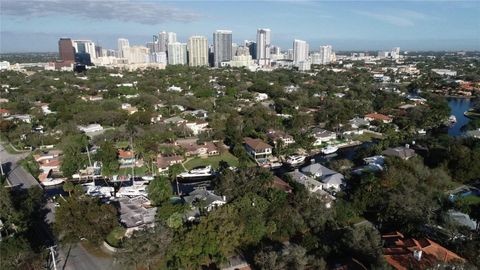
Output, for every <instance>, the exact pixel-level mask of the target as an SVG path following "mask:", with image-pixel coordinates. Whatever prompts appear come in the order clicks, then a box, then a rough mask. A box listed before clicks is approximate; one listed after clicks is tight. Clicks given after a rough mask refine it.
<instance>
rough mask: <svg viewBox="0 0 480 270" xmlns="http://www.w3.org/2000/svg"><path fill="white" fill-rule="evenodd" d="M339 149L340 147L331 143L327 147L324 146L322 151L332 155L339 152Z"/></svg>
mask: <svg viewBox="0 0 480 270" xmlns="http://www.w3.org/2000/svg"><path fill="white" fill-rule="evenodd" d="M337 150H338V147H336V146H331V145H329V146H327V147H325V148H322V150H321V152H322V154H325V155H330V154H333V153H335V152H337Z"/></svg>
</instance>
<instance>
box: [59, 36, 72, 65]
mask: <svg viewBox="0 0 480 270" xmlns="http://www.w3.org/2000/svg"><path fill="white" fill-rule="evenodd" d="M58 52H59V54H60V59H61V60H62V61H70V62H72V63H73V62H74V61H75V48H74V47H73V43H72V40H71V39H69V38H61V39H60V40H59V41H58Z"/></svg>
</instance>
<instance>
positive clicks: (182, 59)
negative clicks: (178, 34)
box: [167, 42, 187, 65]
mask: <svg viewBox="0 0 480 270" xmlns="http://www.w3.org/2000/svg"><path fill="white" fill-rule="evenodd" d="M167 51H168V64H169V65H186V64H187V44H186V43H180V42H173V43H169V44H168V47H167Z"/></svg>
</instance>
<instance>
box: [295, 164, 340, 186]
mask: <svg viewBox="0 0 480 270" xmlns="http://www.w3.org/2000/svg"><path fill="white" fill-rule="evenodd" d="M301 171H302V172H303V173H305V174H307V175H310V176H313V177H316V178H319V179H320V181H322V183H324V184H337V185H341V184H342V183H343V179H344V178H345V177H344V176H343V174H341V173H338V172H336V171H334V170H331V169H329V168H327V167H325V166H323V165H322V164H320V163H314V164H311V165H308V166H305V167H303V168H302V170H301Z"/></svg>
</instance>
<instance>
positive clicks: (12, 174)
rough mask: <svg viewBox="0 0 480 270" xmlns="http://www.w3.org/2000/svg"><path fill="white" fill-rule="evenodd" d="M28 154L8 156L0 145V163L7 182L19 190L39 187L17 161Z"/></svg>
mask: <svg viewBox="0 0 480 270" xmlns="http://www.w3.org/2000/svg"><path fill="white" fill-rule="evenodd" d="M28 154H29V153H21V154H10V153H8V151H7V150H6V149H5V147H4V146H3V145H1V144H0V163H1V165H2V168H3V171H4V173H5V174H6V175H7V180H8V182H9V184H10V185H11V186H20V187H21V188H26V189H28V188H31V187H34V186H38V187H40V184H39V183H38V181H37V180H36V179H35V178H34V177H33V176H32V175H31V174H30V173H29V172H27V171H26V170H25V169H24V168H23V167H22V166H20V165H19V164H18V161H19V160H21V159H23V158H25V157H26V156H28Z"/></svg>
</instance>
